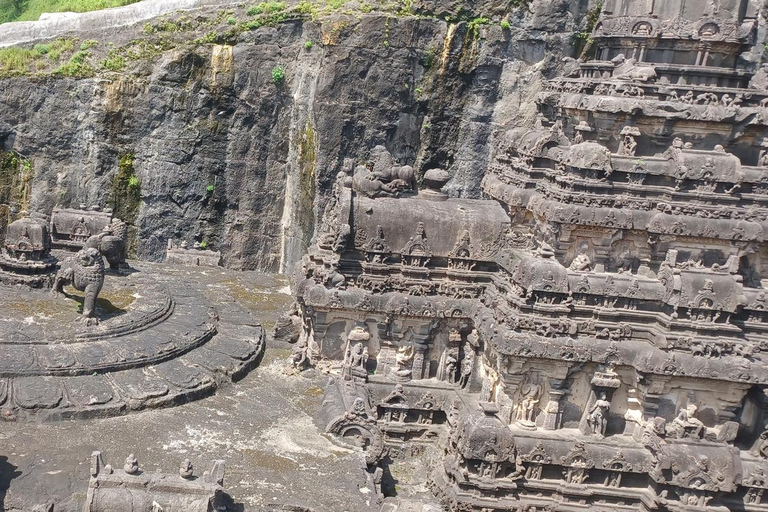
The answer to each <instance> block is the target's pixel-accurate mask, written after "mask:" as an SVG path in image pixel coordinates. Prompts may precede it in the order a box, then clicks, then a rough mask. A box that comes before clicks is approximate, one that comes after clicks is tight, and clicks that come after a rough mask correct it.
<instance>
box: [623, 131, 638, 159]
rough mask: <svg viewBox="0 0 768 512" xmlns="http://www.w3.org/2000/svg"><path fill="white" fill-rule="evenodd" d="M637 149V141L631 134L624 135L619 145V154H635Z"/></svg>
mask: <svg viewBox="0 0 768 512" xmlns="http://www.w3.org/2000/svg"><path fill="white" fill-rule="evenodd" d="M636 151H637V141H635V138H634V137H633V136H632V135H625V136H624V138H623V139H622V141H621V145H620V146H619V154H620V155H626V156H635V152H636Z"/></svg>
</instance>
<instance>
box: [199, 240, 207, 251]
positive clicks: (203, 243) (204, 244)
mask: <svg viewBox="0 0 768 512" xmlns="http://www.w3.org/2000/svg"><path fill="white" fill-rule="evenodd" d="M206 247H208V242H206V241H205V240H203V241H202V242H200V248H201V249H205V248H206Z"/></svg>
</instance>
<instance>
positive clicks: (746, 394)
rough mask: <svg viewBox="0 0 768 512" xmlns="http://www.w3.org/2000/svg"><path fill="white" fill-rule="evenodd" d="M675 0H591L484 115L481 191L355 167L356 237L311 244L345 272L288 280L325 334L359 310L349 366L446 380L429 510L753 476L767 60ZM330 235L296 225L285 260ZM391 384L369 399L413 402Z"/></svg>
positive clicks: (430, 173) (626, 493) (698, 503)
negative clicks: (523, 89)
mask: <svg viewBox="0 0 768 512" xmlns="http://www.w3.org/2000/svg"><path fill="white" fill-rule="evenodd" d="M683 3H684V4H685V5H683ZM683 3H681V2H647V3H646V2H635V1H632V0H610V1H606V2H604V7H603V11H602V13H601V14H600V17H599V19H598V20H597V23H596V25H595V29H594V32H593V34H592V38H593V40H594V46H593V47H592V50H594V59H591V60H583V61H582V60H580V61H573V62H571V61H569V62H567V63H565V64H566V65H565V66H564V67H565V68H567V69H566V71H565V72H564V76H561V77H558V78H555V79H553V80H550V83H549V85H548V87H547V88H546V89H545V90H542V92H541V93H540V94H539V96H538V97H537V105H538V107H537V108H538V111H539V113H538V116H537V118H536V120H535V121H534V122H533V123H532V124H531V125H530V126H520V127H515V128H514V129H511V130H509V131H508V132H506V133H505V134H503V135H502V136H501V137H499V140H498V144H497V147H495V148H494V150H495V151H492V160H491V163H490V165H489V169H488V172H487V173H486V175H485V177H484V179H483V183H482V189H483V192H484V194H485V196H484V197H485V198H484V199H477V200H465V199H461V198H449V197H447V195H446V194H445V193H443V192H441V191H440V189H441V188H442V186H443V185H445V184H446V182H447V181H448V180H449V179H450V177H451V176H452V175H453V169H448V170H447V171H444V170H441V169H440V170H438V169H429V170H427V171H426V172H425V170H424V169H421V170H418V171H419V172H420V173H422V175H423V177H424V180H423V181H424V185H425V186H426V188H427V190H425V189H422V190H421V191H419V193H418V194H408V193H405V191H403V192H400V198H398V199H393V198H391V197H388V196H389V195H393V194H394V193H397V191H396V190H395V189H394V188H391V187H392V186H391V183H393V182H394V180H397V179H399V178H398V176H399V175H396V174H392V173H385V174H376V175H373V176H371V178H370V179H369V181H373V182H377V184H376V185H375V186H374V187H373V188H374V189H375V190H374V193H373V194H365V193H363V192H358V193H357V194H355V195H354V196H353V197H351V199H350V202H351V203H350V204H351V206H350V208H349V212H350V216H349V224H350V227H351V233H355V237H354V238H355V244H354V247H349V244H347V246H346V247H345V248H344V249H343V250H342V251H341V253H337V254H336V255H335V256H333V258H334V261H333V264H336V260H335V258H336V257H338V258H337V259H338V267H337V269H336V270H337V271H338V272H339V273H340V274H343V275H344V276H345V277H346V290H344V292H338V294H337V295H333V294H327V293H325V290H324V289H323V294H322V297H320V294H319V293H318V294H317V295H318V296H317V298H316V299H317V300H315V297H314V294H313V293H302V296H303V298H304V299H305V300H306V302H305V304H304V305H303V306H302V307H304V308H306V309H305V312H306V314H307V315H308V316H310V317H312V320H313V322H314V323H315V325H316V326H317V325H321V324H322V326H323V327H322V329H328V330H329V331H331V330H332V331H333V332H332V333H331V334H328V335H325V334H323V333H320V334H318V342H319V343H320V344H322V343H324V341H323V337H324V336H326V337H327V338H328V340H327V343H328V345H329V346H332V347H334V351H333V355H329V356H328V357H332V358H334V359H341V358H342V357H343V356H341V355H340V353H341V352H342V350H340V349H338V337H337V334H336V333H338V332H339V329H340V328H339V325H342V324H343V325H344V326H345V328H346V329H349V328H351V327H352V326H353V325H356V324H357V323H363V322H365V323H366V324H367V325H371V326H373V325H374V323H376V324H377V332H376V336H375V338H374V337H372V338H371V340H370V347H371V350H372V351H374V350H375V351H377V352H376V353H377V356H376V358H377V364H378V365H379V367H380V368H382V371H378V368H379V367H377V372H376V374H375V377H372V378H371V379H370V380H369V382H367V383H364V381H363V380H359V381H357V380H356V381H355V385H356V386H364V387H365V389H367V390H369V391H370V392H371V393H376V392H377V391H376V390H377V389H378V388H379V387H386V388H387V393H389V392H390V391H391V386H392V385H394V383H398V384H401V385H402V395H403V397H407V396H409V394H410V396H420V395H423V393H424V391H423V390H421V389H418V388H419V386H424V385H426V383H427V382H430V383H429V386H430V391H431V392H434V393H435V395H437V391H439V392H442V393H446V394H448V395H449V396H450V398H448V399H446V400H445V402H444V403H445V404H453V407H446V408H445V409H444V410H442V414H437V413H436V411H434V412H435V413H436V414H435V415H433V416H429V417H428V419H425V420H424V421H426V422H427V423H425V424H428V425H431V427H430V428H435V429H440V428H445V429H446V430H448V433H449V434H450V435H448V436H447V438H446V440H445V444H444V445H443V447H442V448H443V452H441V455H440V456H441V457H442V458H443V460H442V461H439V462H438V463H437V464H436V465H435V466H436V467H435V469H434V471H433V472H432V474H431V480H430V481H431V482H432V489H433V490H434V491H435V492H436V493H438V494H439V495H440V497H441V498H445V499H444V502H445V503H447V504H448V507H449V509H450V510H454V511H459V510H479V509H482V508H483V507H486V508H487V507H488V502H487V501H485V502H483V501H481V500H480V498H478V497H479V496H484V497H486V498H488V499H490V498H489V497H490V496H492V497H493V499H494V502H493V507H494V508H495V509H498V510H518V509H519V510H534V509H535V510H541V509H544V508H546V507H549V508H557V507H562V506H565V505H563V504H564V503H565V502H564V501H562V500H561V499H560V498H561V497H562V496H563V495H564V494H563V493H562V492H560V491H558V492H555V493H554V494H553V491H552V489H559V488H561V487H563V486H565V487H563V488H565V489H568V493H569V494H570V493H573V494H574V495H578V497H579V498H578V499H579V500H582V501H583V503H579V504H578V506H580V507H582V508H585V509H590V510H591V509H595V510H600V509H601V508H606V509H607V508H610V507H611V506H613V505H612V504H614V503H616V502H617V500H621V501H622V502H623V503H624V504H625V505H626V506H627V507H635V508H637V507H639V508H642V507H647V508H659V509H667V508H668V509H670V510H671V509H673V508H675V509H677V508H679V509H680V510H683V509H685V510H688V509H691V510H693V508H701V509H703V508H704V507H713V506H724V507H725V506H730V504H731V503H734V504H736V503H738V502H739V501H741V499H742V497H745V499H746V500H747V501H748V500H755V499H762V494H761V495H760V498H756V496H758V492H757V491H752V490H740V489H738V486H743V487H748V488H750V489H752V488H755V489H756V488H758V487H750V486H749V485H746V486H745V485H744V484H743V483H742V476H743V474H745V475H749V474H751V473H752V470H753V467H754V465H755V464H756V462H755V461H756V460H758V459H759V461H762V460H763V459H765V458H767V457H768V456H766V453H768V448H766V446H768V442H766V437H768V434H763V435H762V437H761V431H760V428H759V427H758V426H757V425H760V424H761V422H763V421H764V418H763V416H764V415H765V414H766V412H765V411H764V409H765V398H764V397H762V396H761V394H760V392H759V389H762V387H763V386H764V385H765V384H766V383H768V364H766V363H765V361H764V358H763V353H764V352H765V351H767V350H768V343H766V342H765V340H764V338H765V333H764V332H763V330H764V325H763V324H765V323H766V322H768V301H767V300H766V296H765V292H764V290H763V280H764V279H765V278H766V277H765V276H764V274H766V273H768V246H766V245H765V244H766V241H765V240H766V237H765V233H766V232H767V231H766V230H767V229H768V213H767V212H768V210H766V208H765V205H764V204H763V202H764V199H765V197H766V195H767V194H768V180H766V178H765V177H764V176H763V174H765V173H764V172H763V171H764V169H763V167H765V166H768V157H767V156H766V148H768V140H763V139H765V137H763V134H762V131H764V130H765V127H766V119H768V117H767V116H764V115H763V114H764V112H763V111H764V110H765V108H766V105H768V98H766V97H765V96H766V94H765V91H766V90H768V89H766V87H768V86H766V85H765V83H763V82H766V81H768V80H766V76H768V72H767V71H766V69H768V68H761V69H757V68H756V66H755V64H754V63H753V61H751V60H750V61H749V62H747V61H748V59H745V58H744V57H743V55H742V54H743V52H744V49H749V48H751V47H752V46H753V45H754V44H755V40H754V39H755V34H756V33H757V32H755V31H754V28H755V27H756V24H755V20H754V18H753V14H746V13H748V12H752V11H750V9H752V7H750V6H748V5H747V4H746V0H734V2H733V5H730V6H728V7H727V8H726V7H725V4H723V5H720V3H718V2H713V3H711V5H710V3H709V2H703V3H700V4H701V5H699V4H696V5H694V4H695V2H683ZM757 48H758V49H759V46H758V47H757ZM737 63H738V64H737ZM753 74H754V76H755V78H754V79H753V80H752V88H751V89H749V88H748V87H747V85H748V82H749V78H750V77H751V76H752V75H753ZM734 125H736V126H742V125H744V126H748V128H744V129H743V130H734V129H733V126H734ZM569 137H570V139H569ZM377 158H378V157H377ZM384 160H386V158H384ZM377 161H378V160H377ZM386 162H387V163H386V165H385V166H384V167H386V168H387V169H391V168H398V166H396V165H394V164H393V163H392V162H391V160H386ZM374 167H375V166H374ZM372 169H373V168H371V169H367V171H365V172H368V173H375V172H376V171H375V169H373V170H372ZM365 172H363V171H362V170H361V171H360V174H361V177H360V178H358V179H361V178H362V177H363V176H365ZM387 180H390V181H387ZM387 186H389V187H390V188H391V190H390V191H388V190H387ZM373 196H375V198H373V199H372V198H371V197H373ZM496 207H503V208H502V210H503V212H502V213H501V214H500V215H498V216H497V214H496V213H494V212H496V211H498V210H496V209H495V208H496ZM394 208H396V209H397V211H396V214H395V213H394V211H393V209H394ZM479 209H483V211H484V212H485V214H484V217H485V218H483V220H482V221H480V220H478V219H477V217H473V212H476V211H479ZM381 211H387V212H388V213H387V215H383V214H379V212H381ZM363 235H364V236H363ZM329 258H330V257H329V256H328V255H327V253H326V252H324V249H323V247H319V246H317V245H315V246H313V247H311V248H310V249H309V257H308V260H307V264H306V266H305V268H303V269H301V270H300V271H299V273H297V276H296V279H297V283H306V284H307V285H309V283H312V284H313V285H314V283H315V282H316V280H317V278H318V276H321V275H324V274H322V272H323V271H324V270H325V269H327V268H330V266H331V265H332V263H331V261H329ZM299 288H300V287H299ZM329 295H330V299H331V300H330V301H329V300H328V299H329ZM336 298H338V300H336ZM331 304H332V305H333V307H331ZM353 304H354V305H357V306H353ZM310 308H315V309H310ZM331 325H333V326H334V327H333V329H330V327H329V326H331ZM305 329H306V328H305ZM314 332H316V333H317V332H320V330H319V329H317V328H316V329H315V331H314ZM469 332H472V333H475V334H474V336H472V339H473V340H474V341H472V342H470V338H469V336H467V333H469ZM334 343H335V344H336V345H334ZM366 346H368V344H366ZM352 348H354V344H353V345H352ZM350 350H351V349H350ZM355 350H359V349H356V348H355ZM331 352H332V351H331V350H329V351H328V353H329V354H331ZM345 355H346V356H347V360H348V361H347V363H345V364H344V365H343V366H344V367H347V368H352V367H354V366H355V362H354V358H355V357H359V356H360V354H358V353H355V354H354V356H353V355H352V354H351V353H350V354H347V353H346V352H345ZM338 366H340V365H338V364H336V367H338ZM344 371H345V370H344V368H342V370H341V372H342V373H343V372H344ZM539 379H541V380H539ZM544 379H546V380H544ZM341 380H343V379H339V381H341ZM387 385H388V387H387ZM334 386H338V382H336V383H335V384H334ZM417 389H418V390H419V394H418V395H413V393H414V391H415V390H417ZM702 390H706V393H703V392H702ZM360 394H362V392H360ZM694 394H695V396H696V400H695V401H694V400H693V399H692V398H690V397H693V396H694ZM686 396H688V397H689V399H688V400H687V401H686V398H685V397H686ZM358 398H360V399H361V400H362V401H364V400H365V397H364V396H360V397H358ZM392 398H393V400H394V399H395V398H396V397H392ZM404 400H405V401H404V402H402V403H400V404H399V405H398V407H397V408H393V407H390V406H391V405H392V404H390V405H388V407H390V409H392V415H391V416H389V418H398V421H395V420H391V421H390V420H389V419H387V420H385V421H386V422H387V423H390V422H391V423H408V418H410V420H411V422H413V420H414V418H417V417H420V418H427V417H426V416H423V415H422V416H419V414H420V413H419V412H418V411H417V409H416V408H415V403H414V400H406V399H405V398H404ZM478 401H480V402H488V403H489V405H486V406H485V407H486V409H487V410H486V411H485V412H483V414H482V415H479V414H477V413H476V412H475V411H472V410H470V409H471V408H469V407H467V406H462V405H459V404H470V403H477V402H478ZM625 401H626V406H625V403H624V402H625ZM354 402H355V400H354V399H349V400H347V401H346V402H345V407H346V408H351V407H352V404H353V403H354ZM694 402H695V405H694ZM359 403H361V402H359ZM363 405H364V404H363ZM395 409H398V410H397V415H395V412H394V410H395ZM459 409H461V410H459ZM492 409H493V410H494V411H496V412H493V413H492V414H491V413H489V411H490V410H492ZM745 411H746V412H745ZM348 412H349V411H348ZM486 413H488V414H486ZM443 415H444V416H443ZM364 416H365V415H363V414H362V413H360V414H359V415H358V416H356V417H357V418H361V417H364ZM366 417H367V416H366ZM377 417H378V418H379V419H380V420H381V418H387V416H386V415H382V414H381V413H379V414H378V415H377ZM442 417H445V423H446V425H447V426H444V427H441V426H440V423H439V420H440V419H441V418H442ZM399 418H406V420H404V421H402V422H401V421H399ZM481 418H483V419H481ZM489 418H495V419H489ZM496 420H498V422H497V421H496ZM498 423H501V425H502V426H503V427H504V430H501V429H500V428H497V424H498ZM705 425H706V426H705ZM361 428H362V427H361ZM366 428H367V427H366ZM521 429H527V430H529V431H527V432H522V431H521ZM554 430H562V431H563V432H557V433H551V432H550V431H554ZM366 431H367V432H370V429H369V430H366ZM470 431H471V432H470ZM403 432H406V431H400V432H398V433H397V434H395V433H394V430H392V431H389V430H387V429H386V428H385V429H383V436H384V438H385V439H392V441H393V444H395V443H398V444H400V443H402V444H404V445H408V443H411V441H410V440H408V439H405V440H404V438H403V437H402V434H403ZM407 432H408V435H411V434H412V433H413V431H411V430H408V431H407ZM481 432H482V435H481V434H480V433H481ZM512 432H517V433H518V434H520V435H517V436H516V437H517V439H515V438H511V433H512ZM397 436H400V437H397ZM619 436H621V437H620V438H619ZM368 438H371V436H369V435H367V434H366V439H368ZM395 438H397V440H396V441H395ZM470 438H471V439H472V441H467V439H470ZM424 439H425V438H424V437H421V438H420V440H422V441H423V440H424ZM420 442H421V441H420ZM424 442H429V441H424ZM414 445H415V443H414ZM617 446H620V447H621V450H619V451H620V452H621V453H618V451H617V449H616V447H617ZM745 447H750V449H751V450H752V451H753V454H754V455H750V454H747V453H744V449H745ZM518 458H519V459H520V464H518V460H517V459H518ZM523 465H524V466H525V469H524V470H522V469H521V468H522V466H523ZM520 471H522V472H524V473H525V475H526V482H525V485H524V486H519V487H518V485H517V484H516V483H515V479H516V478H517V477H518V476H520V475H522V473H520ZM628 473H632V477H631V478H630V477H629V476H628V475H627V474H628ZM742 473H743V474H742ZM560 475H561V476H560ZM557 476H560V478H561V482H553V481H552V480H553V478H556V477H557ZM542 482H545V483H546V485H545V484H544V483H542ZM639 482H647V485H645V486H644V484H642V483H639ZM630 483H631V485H630ZM755 485H757V484H755ZM635 486H637V487H638V488H641V489H642V490H639V491H635V489H634V487H635ZM760 489H762V487H760ZM742 491H743V492H744V494H741V493H742ZM637 493H646V494H647V495H648V497H649V498H648V501H644V500H645V498H643V500H640V499H638V494H637ZM646 494H643V496H645V495H646ZM569 500H570V498H569ZM710 500H718V501H717V502H716V503H715V505H708V503H709V502H710ZM641 501H642V503H641ZM569 502H570V501H569ZM748 502H749V501H748ZM750 503H751V502H750ZM608 504H610V505H608ZM734 506H735V505H734Z"/></svg>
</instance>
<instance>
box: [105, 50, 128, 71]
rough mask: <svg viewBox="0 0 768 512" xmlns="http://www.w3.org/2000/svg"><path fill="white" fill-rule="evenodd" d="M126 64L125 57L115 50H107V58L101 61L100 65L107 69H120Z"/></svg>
mask: <svg viewBox="0 0 768 512" xmlns="http://www.w3.org/2000/svg"><path fill="white" fill-rule="evenodd" d="M126 64H127V61H126V60H125V57H123V56H122V55H120V54H118V52H116V51H115V50H109V52H108V53H107V58H106V59H104V60H102V61H101V67H102V68H104V69H106V70H109V71H122V70H123V69H125V65H126Z"/></svg>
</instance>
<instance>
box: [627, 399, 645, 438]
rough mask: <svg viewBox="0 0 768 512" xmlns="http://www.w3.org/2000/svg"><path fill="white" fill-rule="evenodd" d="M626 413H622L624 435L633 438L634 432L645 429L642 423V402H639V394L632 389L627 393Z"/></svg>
mask: <svg viewBox="0 0 768 512" xmlns="http://www.w3.org/2000/svg"><path fill="white" fill-rule="evenodd" d="M628 395H629V397H628V398H627V412H625V413H624V421H625V423H624V435H625V436H634V435H635V432H638V431H642V429H643V428H645V421H643V402H642V401H641V400H640V397H639V395H640V393H639V392H638V391H637V390H636V389H634V388H632V389H630V390H629V391H628Z"/></svg>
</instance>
